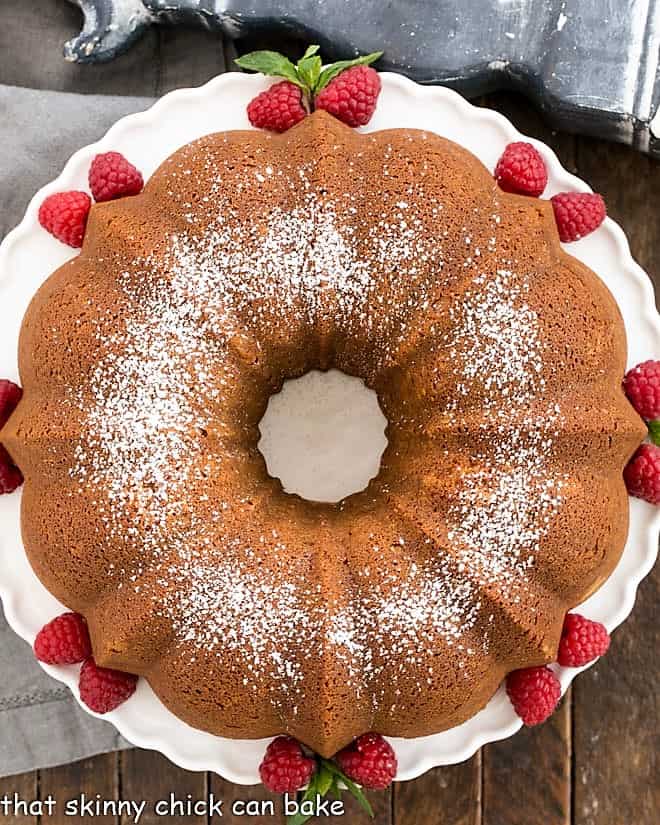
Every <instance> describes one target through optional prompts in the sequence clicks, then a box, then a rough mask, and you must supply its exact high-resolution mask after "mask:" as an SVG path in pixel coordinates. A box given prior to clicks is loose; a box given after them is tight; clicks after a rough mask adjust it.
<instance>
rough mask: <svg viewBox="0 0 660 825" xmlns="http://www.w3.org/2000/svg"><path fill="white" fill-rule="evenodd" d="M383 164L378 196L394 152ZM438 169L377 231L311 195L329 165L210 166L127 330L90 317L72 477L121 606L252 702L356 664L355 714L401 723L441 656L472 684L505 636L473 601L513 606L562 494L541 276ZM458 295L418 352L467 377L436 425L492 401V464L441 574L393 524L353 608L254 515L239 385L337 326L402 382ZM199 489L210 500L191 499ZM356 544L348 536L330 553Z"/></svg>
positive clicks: (135, 296)
mask: <svg viewBox="0 0 660 825" xmlns="http://www.w3.org/2000/svg"><path fill="white" fill-rule="evenodd" d="M382 163H383V169H382V175H383V178H386V177H388V175H389V166H388V164H389V163H391V151H389V150H388V149H387V148H386V149H385V151H384V155H383V158H382ZM353 171H354V170H353ZM427 172H428V173H429V174H430V173H431V172H433V170H432V169H430V170H427V169H426V167H422V168H420V170H419V175H418V176H417V179H416V180H415V181H414V182H413V183H410V184H407V185H406V187H405V191H402V192H396V195H392V194H386V193H383V196H382V202H380V203H378V204H377V205H371V207H370V208H371V209H372V210H373V211H372V212H371V213H370V215H369V220H365V219H364V214H363V213H362V210H363V209H365V208H366V207H365V205H364V204H361V203H360V201H359V198H356V196H355V194H354V193H351V192H347V193H341V192H340V193H334V194H332V195H331V194H329V193H328V192H327V191H326V190H325V188H324V187H323V185H322V184H320V183H319V180H322V177H320V176H319V166H318V163H317V164H314V163H310V164H309V165H303V166H301V167H300V168H299V169H298V170H297V171H296V173H293V172H290V173H289V175H288V176H287V175H285V176H284V177H285V182H284V184H283V183H282V170H281V169H278V168H277V167H276V166H275V165H274V164H273V163H272V159H270V160H268V162H267V165H266V164H265V163H264V164H259V163H257V165H256V167H251V168H249V169H246V171H245V174H244V175H242V176H239V177H236V175H234V177H233V178H232V177H231V176H230V175H229V172H228V171H227V169H225V168H215V167H213V165H212V164H210V163H206V166H205V169H204V174H205V175H207V176H208V185H207V186H206V188H205V189H204V193H205V194H202V196H200V198H199V199H198V200H196V201H195V202H193V200H192V199H191V200H185V201H182V202H181V203H180V204H178V205H177V206H180V207H181V210H182V214H183V215H184V222H185V226H184V227H178V228H177V230H176V231H172V233H171V234H170V235H168V236H167V237H165V238H164V239H163V247H162V248H161V249H159V252H158V254H153V255H149V254H142V255H139V256H136V257H135V258H134V259H133V260H130V261H128V262H127V265H126V267H125V269H124V271H122V272H121V274H120V275H119V276H118V279H117V287H118V289H119V290H120V292H121V295H122V302H123V306H124V308H125V312H124V315H123V318H121V319H119V322H118V323H117V322H114V323H108V319H107V318H105V317H103V316H100V317H99V318H98V320H97V343H98V347H99V352H100V353H101V355H100V357H99V360H98V363H97V364H96V366H95V367H94V369H93V370H92V372H91V374H90V376H89V381H88V384H85V385H84V386H78V387H72V388H69V390H68V396H67V401H68V403H69V404H71V405H72V407H74V408H75V409H76V410H77V411H78V412H79V413H80V414H82V416H83V418H84V422H85V427H84V431H83V432H82V433H81V437H80V441H79V443H78V444H77V445H76V448H75V461H74V463H73V466H72V467H71V468H70V475H71V477H72V478H73V479H74V480H75V481H76V482H77V484H78V491H79V492H81V493H82V492H84V493H86V494H90V493H91V496H92V498H93V500H94V502H95V503H96V505H97V507H98V512H99V514H100V516H101V522H102V524H103V529H104V530H105V533H104V534H103V535H100V536H99V541H104V540H105V541H112V542H116V543H118V544H120V545H121V544H123V545H124V546H128V547H130V548H132V550H133V551H134V552H133V555H132V557H131V558H132V560H131V561H130V563H127V564H126V565H124V566H123V567H121V568H120V569H113V570H112V575H113V577H116V578H117V580H118V586H119V587H120V588H121V587H124V588H125V587H130V588H132V589H133V590H136V591H138V590H139V592H140V593H143V594H146V596H147V597H149V598H151V599H152V600H153V605H154V612H155V613H156V615H157V616H159V617H161V618H163V619H166V620H167V622H168V623H169V624H170V625H171V626H172V628H173V630H174V637H175V644H176V645H177V646H178V648H179V649H180V650H181V651H183V655H185V656H187V657H188V658H189V660H190V661H195V660H196V659H197V658H204V660H205V661H210V660H212V658H213V657H214V656H218V657H227V655H228V654H229V655H231V656H232V657H234V658H235V660H236V661H240V662H241V663H242V664H241V666H242V667H243V670H244V674H245V675H244V680H245V682H244V684H245V686H246V689H248V690H251V691H253V692H256V691H258V690H259V689H260V688H262V687H263V685H268V689H269V690H270V691H271V692H272V694H273V695H272V701H273V702H274V703H275V704H276V705H277V707H278V708H280V709H282V708H283V709H285V710H283V712H285V711H286V712H288V713H293V714H294V715H295V713H296V709H297V708H298V706H299V704H300V702H302V701H304V698H305V680H306V679H307V678H309V674H310V673H312V672H313V671H314V666H315V663H316V662H317V661H318V658H319V655H320V654H324V655H326V654H328V652H329V655H330V656H331V657H332V658H333V660H334V661H336V663H337V667H338V668H343V676H344V678H345V679H346V682H347V684H349V685H350V686H351V687H352V689H353V691H354V693H355V695H356V696H361V695H366V696H369V697H371V700H372V702H373V703H374V708H375V709H378V708H380V707H381V706H382V705H383V703H385V702H389V703H390V704H389V705H388V709H389V710H390V711H393V710H394V708H395V707H396V706H397V703H398V701H399V699H398V698H397V697H399V696H402V695H403V694H404V691H403V688H402V686H403V684H408V687H410V685H409V683H410V682H413V683H414V686H415V689H416V690H418V691H422V690H424V689H427V687H428V685H430V684H433V683H434V680H435V679H436V676H437V674H435V673H434V670H433V667H434V666H433V662H434V657H435V656H437V655H438V654H439V652H445V653H446V651H448V650H450V649H451V650H452V651H453V658H452V665H451V666H452V667H454V668H455V672H456V673H459V674H460V672H461V671H462V670H463V669H466V670H467V669H469V662H470V659H471V657H473V654H474V653H475V652H476V651H477V650H478V652H479V653H481V654H483V653H488V646H489V636H488V633H487V632H486V633H482V634H481V636H480V635H479V634H477V633H476V629H477V628H482V627H483V626H485V625H486V626H487V624H488V622H489V621H490V620H492V616H489V609H488V607H487V605H485V604H484V603H483V600H482V597H481V588H482V587H485V586H491V585H497V586H498V587H500V588H501V590H502V591H503V592H507V593H510V594H512V598H517V596H518V594H519V593H520V588H521V587H524V586H526V581H527V575H528V572H529V570H530V568H531V567H532V566H533V564H534V559H535V553H536V551H537V550H538V547H539V544H540V542H541V539H542V537H543V536H544V535H545V533H546V532H547V530H548V529H549V526H550V525H551V523H552V520H553V518H554V516H555V515H556V513H557V512H558V511H559V508H560V506H561V502H562V498H561V486H562V483H563V481H562V479H561V478H558V477H553V476H552V475H551V474H550V472H549V470H548V465H547V459H546V455H547V454H548V452H549V451H551V447H552V443H553V438H554V433H555V432H556V430H557V427H558V426H559V425H560V423H561V413H560V411H559V409H558V408H555V407H551V406H549V405H548V404H545V406H544V407H543V409H542V410H539V409H538V407H535V408H534V409H532V408H533V406H534V405H533V402H534V401H535V399H537V398H538V397H542V396H543V394H544V377H543V372H544V370H543V368H544V360H543V359H544V351H543V339H542V335H541V331H540V329H541V328H540V322H539V319H538V317H537V315H536V313H535V312H534V310H533V309H532V308H531V307H530V306H529V305H528V303H527V301H526V290H527V283H528V281H529V279H530V278H531V277H533V273H522V274H521V273H520V272H517V271H516V263H515V261H510V260H504V259H502V258H501V256H499V254H498V251H497V233H498V231H499V224H500V217H499V214H491V213H489V212H484V211H483V209H482V207H483V204H476V205H475V206H474V209H473V212H472V214H473V215H474V226H472V225H467V224H468V223H470V222H469V221H468V220H467V218H465V215H464V214H462V216H461V217H460V219H457V218H456V216H455V215H452V213H451V208H452V204H445V203H443V202H441V201H440V200H439V198H438V197H437V194H434V192H433V191H429V192H427V191H426V188H425V175H426V173H427ZM189 174H190V170H189V169H186V168H181V167H180V166H179V167H176V168H175V169H173V170H171V171H170V173H169V175H170V177H169V179H168V185H169V186H170V188H169V189H168V190H167V191H168V192H169V195H170V197H171V198H172V200H173V202H176V199H177V192H178V188H177V176H187V175H189ZM228 179H229V180H231V181H232V182H233V189H232V191H231V192H230V193H229V196H228V195H227V191H226V186H227V184H226V181H227V180H228ZM200 185H201V184H200ZM277 186H284V189H283V192H284V193H286V192H288V191H289V190H291V191H295V192H296V197H295V199H292V202H291V203H290V204H287V203H280V202H277V203H274V204H273V203H271V204H270V205H269V207H268V209H267V210H266V212H265V213H264V214H255V215H251V216H248V217H247V218H246V215H245V213H244V212H241V210H240V209H236V207H235V205H234V202H233V201H232V200H231V197H230V196H231V195H232V194H234V195H235V194H236V192H240V193H241V195H242V196H245V195H246V194H248V193H249V192H251V191H256V193H257V195H260V194H261V193H264V192H270V191H271V189H270V188H269V187H277ZM360 187H361V183H360V180H359V178H357V179H356V180H355V190H356V192H358V193H359V192H360ZM202 188H203V187H202ZM280 200H281V201H283V200H286V198H285V197H284V195H282V196H281V197H280ZM415 204H424V209H423V210H421V209H420V210H419V211H418V210H416V209H415ZM487 206H488V207H489V208H490V209H492V208H496V207H497V204H496V202H495V203H488V204H487ZM483 225H485V227H486V230H487V232H486V234H485V235H484V234H483V231H482V230H483ZM431 227H432V229H433V231H431ZM450 231H451V234H450ZM445 249H452V250H454V255H456V252H455V250H457V249H458V250H460V252H459V255H460V258H459V259H456V258H452V257H451V255H448V254H446V253H445ZM466 284H467V286H466ZM448 286H451V287H452V288H454V289H455V290H456V295H457V296H458V297H457V298H456V300H455V302H454V303H453V304H451V305H450V306H449V310H448V311H449V317H450V319H451V321H452V323H451V324H450V325H449V328H450V336H449V338H445V339H443V338H442V335H440V334H438V333H437V331H436V330H435V329H434V328H431V329H429V330H428V342H427V344H428V347H430V349H431V353H434V352H436V351H437V352H438V353H440V352H442V353H443V356H446V355H447V353H449V360H450V361H451V363H452V364H453V369H454V370H455V375H454V379H455V386H456V393H455V395H454V397H452V398H451V399H448V402H447V408H446V410H445V412H446V413H447V415H448V416H449V417H450V418H451V417H452V416H453V417H454V418H455V419H456V420H458V418H459V417H460V415H461V414H462V410H463V409H464V407H465V405H468V406H469V404H470V402H471V400H472V399H473V396H474V388H475V386H476V385H479V393H480V396H479V400H480V405H481V408H482V409H483V410H485V411H486V413H487V415H488V416H490V417H491V418H492V421H493V422H494V425H493V426H494V427H495V431H496V433H497V439H496V444H497V447H496V449H495V450H488V451H485V450H480V449H479V448H478V447H476V448H475V449H474V450H473V452H472V456H471V458H472V464H473V468H472V469H470V470H469V471H468V472H466V473H465V474H464V476H463V478H462V481H461V484H460V485H459V487H458V489H457V490H456V491H455V498H454V499H453V500H452V502H451V506H450V509H449V516H448V521H449V531H448V535H447V538H448V541H449V542H450V544H451V546H450V547H446V548H445V547H442V546H438V547H437V548H435V556H434V557H432V558H431V557H429V556H428V546H429V543H430V540H429V539H428V538H423V539H422V544H423V547H418V546H417V545H416V544H415V542H419V541H420V538H419V535H418V533H419V531H410V534H408V533H407V532H405V531H404V530H403V528H402V532H401V536H400V539H397V541H400V554H399V556H398V557H396V561H397V564H394V563H393V562H392V561H391V558H390V556H387V557H386V556H385V555H384V554H383V553H381V552H380V549H379V548H378V547H377V546H374V548H373V555H374V559H375V563H374V569H372V570H370V569H368V568H366V569H359V570H352V571H351V573H352V580H351V583H350V585H349V584H348V583H347V584H346V585H345V587H344V590H343V591H342V594H341V598H338V597H337V596H336V595H331V594H330V592H326V590H325V588H324V587H323V586H322V585H321V584H320V583H319V580H317V578H316V577H315V576H314V575H312V574H311V573H310V565H312V567H313V560H314V554H315V553H317V554H318V555H319V557H320V554H321V551H322V548H312V549H310V548H308V547H306V548H305V549H304V552H303V550H302V549H300V550H299V548H298V547H294V548H292V547H290V546H289V545H288V544H287V540H286V538H283V536H282V535H281V532H282V531H283V530H284V527H282V528H281V530H280V529H279V528H280V525H278V524H274V525H269V524H268V521H267V519H268V517H269V514H270V512H271V511H270V510H269V509H268V507H267V506H266V505H264V507H263V508H260V507H259V487H258V485H255V484H253V483H252V481H251V480H250V473H251V472H252V469H253V464H252V463H251V461H252V458H251V457H250V455H248V454H247V453H246V451H245V450H244V449H243V447H242V444H241V440H240V438H239V435H241V436H242V435H243V434H244V430H243V428H246V429H247V428H248V423H246V420H244V419H245V416H246V415H247V413H245V411H244V410H243V408H242V405H241V398H242V396H241V394H240V393H239V392H238V389H237V388H240V386H241V381H243V380H245V375H246V374H249V376H250V380H251V381H253V385H252V386H257V385H259V382H260V381H261V382H262V383H263V384H265V383H267V381H268V380H269V378H268V376H266V377H265V378H264V377H263V375H261V373H260V372H259V370H260V369H262V364H261V362H262V356H263V353H264V350H265V349H266V348H267V347H268V346H269V345H270V344H271V342H272V340H277V341H278V342H282V341H285V342H286V341H287V340H288V339H291V340H294V341H295V340H304V336H303V335H298V332H299V331H300V330H307V334H308V333H309V331H310V330H311V331H312V334H311V337H314V335H318V334H319V332H318V330H319V329H320V327H322V326H323V328H324V329H325V327H326V326H329V327H330V328H331V329H333V328H334V329H338V330H340V331H341V336H342V337H343V339H347V340H350V339H351V337H352V336H353V335H359V340H360V347H361V348H362V350H364V353H365V355H364V359H363V363H362V364H361V368H362V369H363V371H364V377H365V379H373V378H374V377H375V376H377V375H379V374H380V373H381V372H382V371H383V370H384V369H386V368H387V367H389V366H391V365H396V364H397V359H398V352H399V348H400V347H401V348H404V347H405V346H406V345H407V344H408V342H409V341H410V340H411V339H412V338H414V333H415V331H416V330H417V329H418V328H419V327H420V325H421V324H423V323H424V319H425V313H426V311H427V309H428V307H429V306H430V305H431V303H432V302H433V301H434V300H435V301H437V300H439V296H440V295H441V294H442V291H443V290H444V289H445V288H447V287H448ZM324 325H325V326H324ZM109 330H112V331H109ZM502 397H504V398H505V399H506V409H502V405H501V399H502ZM414 423H415V422H413V424H414ZM420 437H421V425H420ZM225 471H227V472H225ZM217 474H220V475H223V477H224V476H225V475H226V479H227V480H226V485H225V486H224V487H221V488H220V492H219V493H218V495H219V496H220V498H219V499H218V500H214V501H209V500H208V498H207V497H205V495H204V493H203V492H202V493H200V491H203V490H204V489H205V479H208V478H210V477H214V476H215V475H217ZM236 479H238V481H236ZM240 484H244V485H245V487H244V488H241V487H240ZM191 488H192V489H194V490H195V491H196V494H197V493H200V494H199V497H198V498H196V499H195V501H194V502H192V503H191V502H190V500H189V496H188V492H187V491H188V490H190V489H191ZM264 495H265V494H264ZM255 502H256V504H255ZM241 524H245V530H244V532H243V533H241V530H240V525H241ZM237 525H238V526H237ZM248 527H249V531H251V535H250V537H248V536H247V535H246V534H247V532H248ZM341 530H344V532H343V533H342V532H341ZM278 531H279V532H278ZM349 543H350V542H349V540H348V527H346V525H344V526H343V527H341V528H338V531H337V545H338V547H339V548H340V550H342V548H345V547H346V546H348V544H349ZM418 550H419V552H420V557H419V558H417V557H416V553H417V551H418ZM422 550H423V551H424V553H423V554H422ZM336 552H337V553H338V555H340V551H339V550H337V551H336ZM342 552H343V550H342ZM297 554H299V555H297ZM422 555H423V558H422ZM392 558H395V557H392ZM348 561H349V562H350V559H349V560H348ZM262 562H263V564H264V567H263V570H262V568H261V564H262ZM376 568H377V569H376ZM349 569H350V565H349ZM466 573H467V574H466ZM154 574H155V575H154ZM331 590H332V588H330V589H329V591H331ZM225 660H226V658H225ZM390 688H391V690H390ZM392 697H395V698H392ZM287 709H288V710H287Z"/></svg>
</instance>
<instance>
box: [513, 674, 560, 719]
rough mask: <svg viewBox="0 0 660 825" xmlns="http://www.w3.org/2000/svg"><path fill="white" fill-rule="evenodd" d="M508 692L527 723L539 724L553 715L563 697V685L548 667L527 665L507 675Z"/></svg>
mask: <svg viewBox="0 0 660 825" xmlns="http://www.w3.org/2000/svg"><path fill="white" fill-rule="evenodd" d="M506 692H507V693H508V694H509V699H510V700H511V704H512V705H513V708H514V710H515V711H516V713H517V714H518V716H520V718H521V719H522V720H523V723H524V724H525V725H539V724H540V723H541V722H545V720H546V719H547V718H548V716H551V715H552V713H553V711H554V709H555V708H556V707H557V705H558V704H559V699H560V698H561V685H560V684H559V680H558V679H557V677H556V676H555V674H554V673H553V672H552V671H551V670H550V668H548V667H526V668H524V669H523V670H514V671H513V672H512V673H509V675H508V676H507V677H506Z"/></svg>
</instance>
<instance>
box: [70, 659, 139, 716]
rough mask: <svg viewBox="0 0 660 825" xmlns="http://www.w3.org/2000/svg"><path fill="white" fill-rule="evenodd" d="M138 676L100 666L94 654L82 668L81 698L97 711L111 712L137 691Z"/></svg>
mask: <svg viewBox="0 0 660 825" xmlns="http://www.w3.org/2000/svg"><path fill="white" fill-rule="evenodd" d="M137 680H138V677H137V676H134V675H133V674H132V673H123V672H122V671H121V670H111V669H110V668H107V667H99V666H98V665H97V664H96V662H95V661H94V658H93V657H92V656H90V657H89V659H86V660H85V663H84V664H83V666H82V667H81V669H80V680H79V681H78V688H79V689H80V698H81V699H82V701H83V702H84V703H85V704H86V705H87V707H88V708H89V709H90V710H93V711H94V712H95V713H109V712H110V711H111V710H114V709H115V708H117V707H119V705H121V704H123V703H124V702H125V701H126V700H127V699H128V698H130V697H131V696H132V695H133V694H134V693H135V688H136V687H137Z"/></svg>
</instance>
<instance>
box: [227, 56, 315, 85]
mask: <svg viewBox="0 0 660 825" xmlns="http://www.w3.org/2000/svg"><path fill="white" fill-rule="evenodd" d="M234 63H236V65H237V66H240V67H241V69H251V70H252V71H254V72H261V73H262V74H266V75H269V76H270V77H284V78H286V79H287V80H290V81H291V83H295V84H296V86H300V87H301V88H302V87H303V85H304V84H303V83H302V82H301V80H300V77H299V76H298V72H297V71H296V67H295V66H294V65H293V63H292V62H291V61H290V60H289V59H288V58H287V57H285V56H284V55H283V54H280V53H279V52H269V51H260V52H249V53H248V54H244V55H243V56H242V57H237V58H236V60H234Z"/></svg>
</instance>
